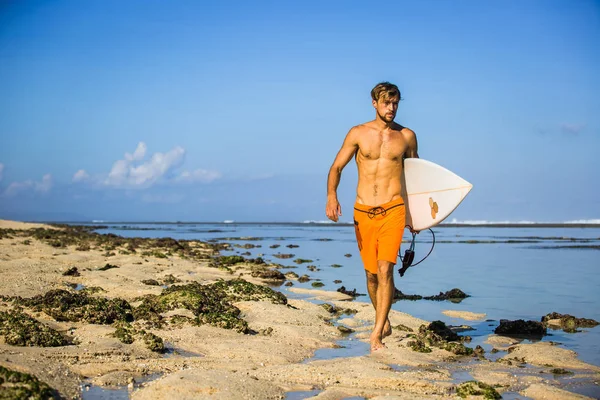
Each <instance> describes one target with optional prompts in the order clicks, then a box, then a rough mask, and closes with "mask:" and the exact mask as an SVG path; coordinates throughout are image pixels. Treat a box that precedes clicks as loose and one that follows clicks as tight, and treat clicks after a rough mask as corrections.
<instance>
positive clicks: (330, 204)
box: [325, 128, 358, 222]
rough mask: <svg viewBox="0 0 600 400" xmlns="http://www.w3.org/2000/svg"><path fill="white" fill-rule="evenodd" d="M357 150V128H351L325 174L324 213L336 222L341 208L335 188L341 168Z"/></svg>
mask: <svg viewBox="0 0 600 400" xmlns="http://www.w3.org/2000/svg"><path fill="white" fill-rule="evenodd" d="M357 151H358V140H357V128H352V129H350V132H348V134H347V135H346V138H345V139H344V143H343V144H342V148H341V149H340V151H339V152H338V154H337V156H336V157H335V160H334V161H333V164H332V165H331V168H330V169H329V175H328V176H327V205H326V207H325V213H326V214H327V218H329V219H330V220H332V221H334V222H337V221H338V218H339V216H340V215H342V208H341V206H340V203H339V201H338V198H337V188H338V185H339V184H340V178H341V177H342V170H343V169H344V167H345V166H346V165H348V162H350V160H351V159H352V157H353V156H354V155H355V154H356V152H357Z"/></svg>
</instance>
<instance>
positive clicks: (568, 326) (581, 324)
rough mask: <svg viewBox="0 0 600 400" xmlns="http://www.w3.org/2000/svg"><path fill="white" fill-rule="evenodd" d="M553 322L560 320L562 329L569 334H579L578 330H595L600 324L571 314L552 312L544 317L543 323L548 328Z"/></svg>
mask: <svg viewBox="0 0 600 400" xmlns="http://www.w3.org/2000/svg"><path fill="white" fill-rule="evenodd" d="M551 320H558V321H559V324H560V327H561V328H562V329H563V330H564V331H565V332H567V333H575V332H578V330H577V328H593V327H595V326H597V325H599V324H600V323H599V322H598V321H596V320H593V319H589V318H577V317H574V316H573V315H569V314H559V313H557V312H552V313H550V314H546V315H545V316H543V317H542V323H543V324H544V325H546V326H548V325H549V324H548V322H549V321H551Z"/></svg>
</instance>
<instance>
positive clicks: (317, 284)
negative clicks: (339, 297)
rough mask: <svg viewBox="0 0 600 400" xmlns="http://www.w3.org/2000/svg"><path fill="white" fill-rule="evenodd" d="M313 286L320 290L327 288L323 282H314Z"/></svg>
mask: <svg viewBox="0 0 600 400" xmlns="http://www.w3.org/2000/svg"><path fill="white" fill-rule="evenodd" d="M311 286H312V287H315V288H319V287H323V286H325V284H324V283H323V282H313V283H311Z"/></svg>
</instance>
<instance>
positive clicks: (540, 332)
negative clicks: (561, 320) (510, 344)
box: [494, 319, 546, 336]
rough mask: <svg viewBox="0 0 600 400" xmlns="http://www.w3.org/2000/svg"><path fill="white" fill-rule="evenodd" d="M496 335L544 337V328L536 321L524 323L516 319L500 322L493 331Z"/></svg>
mask: <svg viewBox="0 0 600 400" xmlns="http://www.w3.org/2000/svg"><path fill="white" fill-rule="evenodd" d="M494 333H496V334H498V335H508V336H510V335H524V336H545V335H546V326H545V325H544V324H542V323H541V322H537V321H525V320H522V319H518V320H516V321H509V320H506V319H502V320H500V325H499V326H498V327H497V328H496V329H495V330H494Z"/></svg>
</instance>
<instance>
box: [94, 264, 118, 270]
mask: <svg viewBox="0 0 600 400" xmlns="http://www.w3.org/2000/svg"><path fill="white" fill-rule="evenodd" d="M113 268H119V266H117V265H112V264H108V263H106V264H105V265H104V267H100V268H98V271H108V270H109V269H113Z"/></svg>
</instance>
